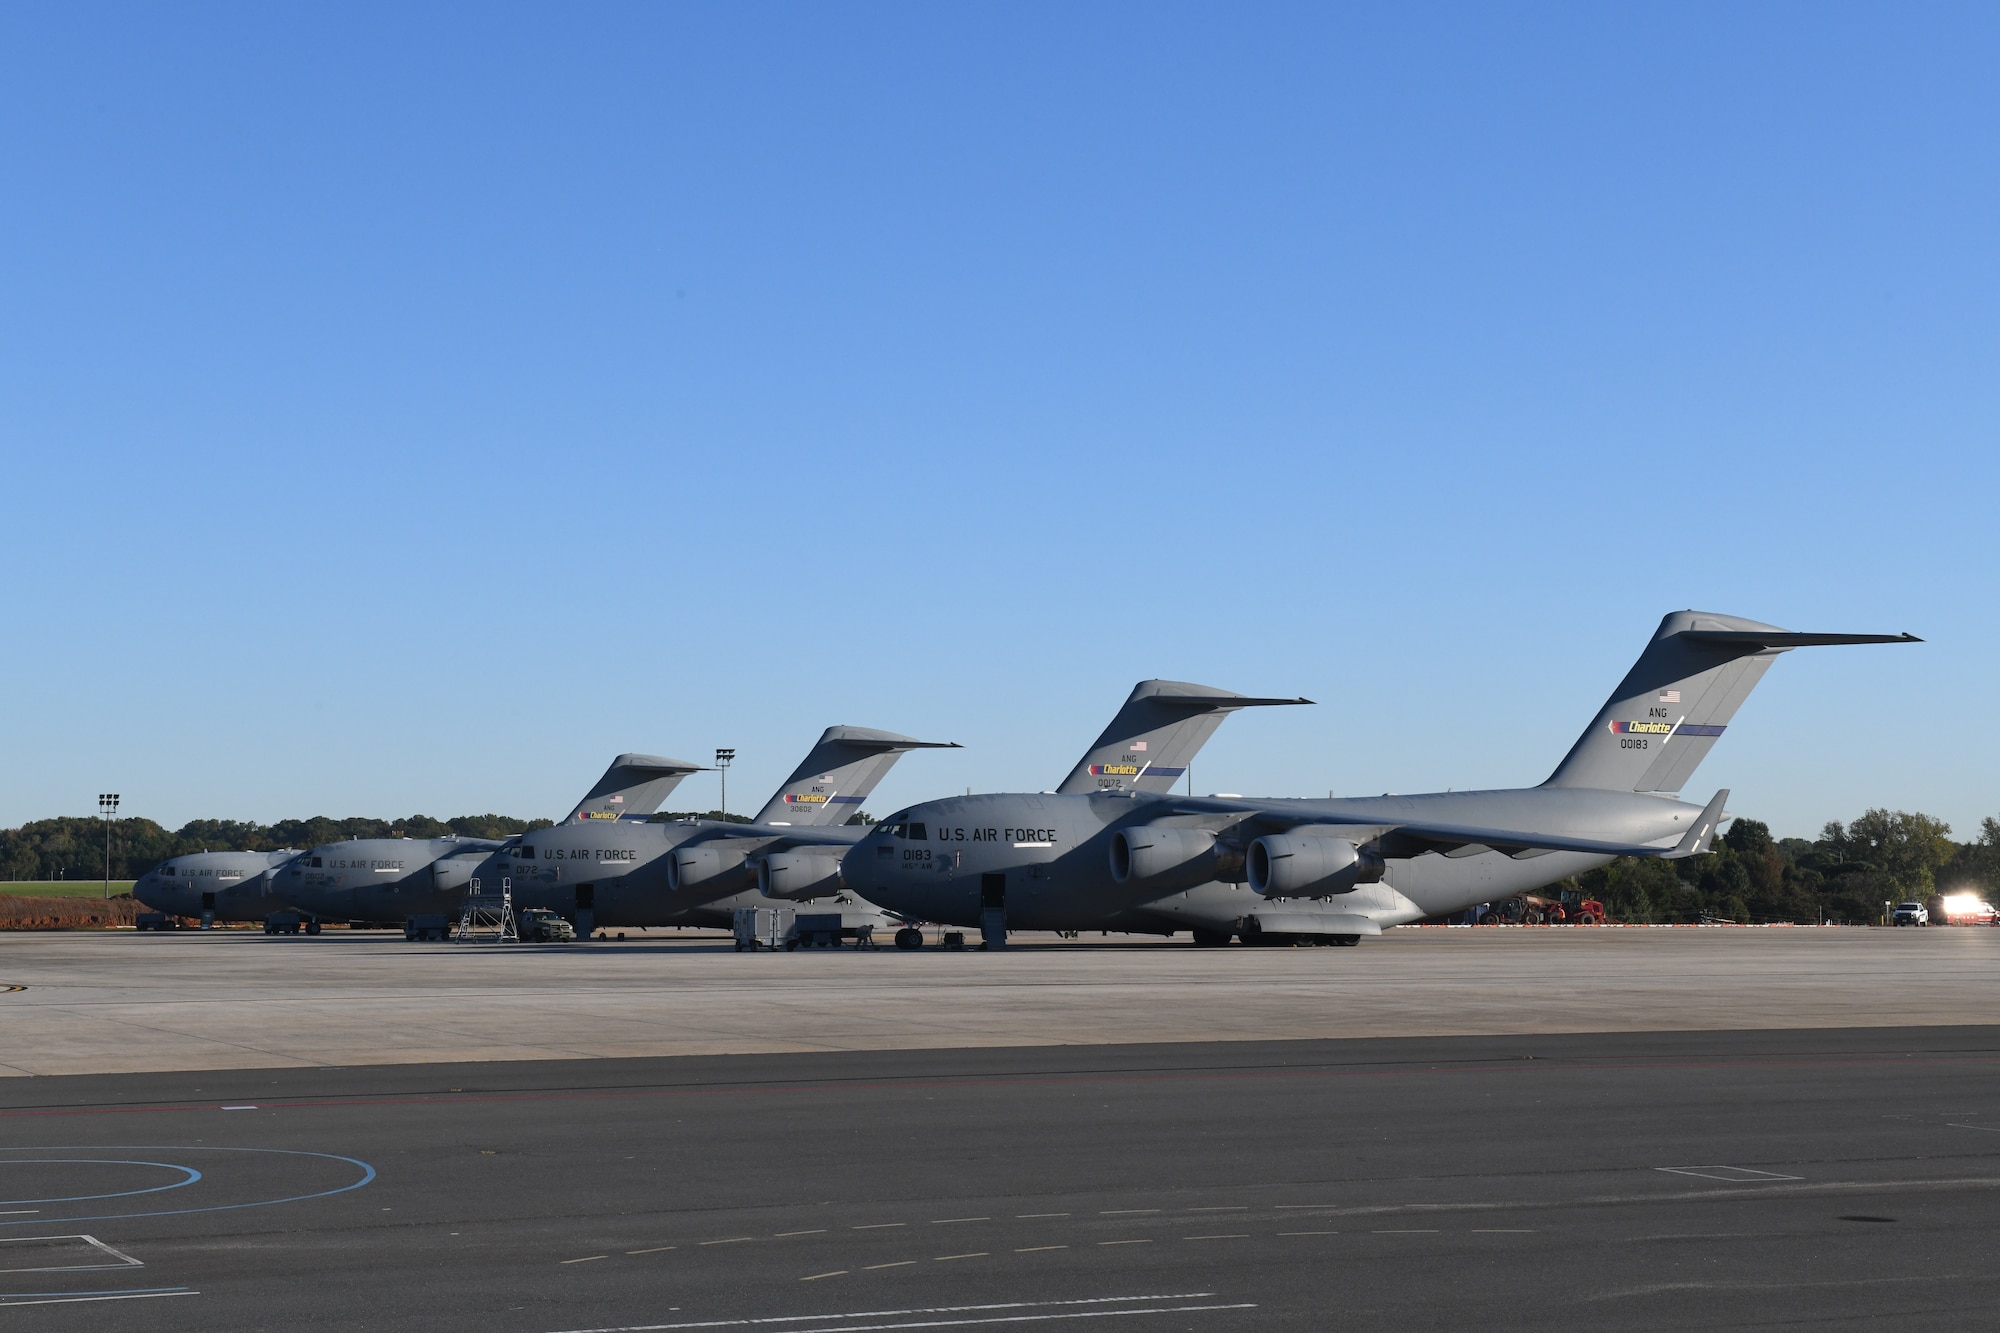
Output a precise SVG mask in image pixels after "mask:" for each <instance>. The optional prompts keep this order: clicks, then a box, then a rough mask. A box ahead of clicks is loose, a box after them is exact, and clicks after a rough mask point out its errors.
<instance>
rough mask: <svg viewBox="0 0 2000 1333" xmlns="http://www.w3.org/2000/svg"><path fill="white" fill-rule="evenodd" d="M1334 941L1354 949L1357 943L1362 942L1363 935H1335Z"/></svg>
mask: <svg viewBox="0 0 2000 1333" xmlns="http://www.w3.org/2000/svg"><path fill="white" fill-rule="evenodd" d="M1333 942H1334V943H1335V944H1338V945H1340V946H1341V947H1342V948H1345V949H1352V948H1353V947H1354V946H1355V945H1357V944H1359V943H1361V937H1360V936H1359V935H1335V936H1334V937H1333Z"/></svg>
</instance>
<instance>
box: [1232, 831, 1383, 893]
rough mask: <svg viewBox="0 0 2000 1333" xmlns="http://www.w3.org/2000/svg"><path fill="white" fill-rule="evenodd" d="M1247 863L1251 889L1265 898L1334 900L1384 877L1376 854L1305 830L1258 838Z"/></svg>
mask: <svg viewBox="0 0 2000 1333" xmlns="http://www.w3.org/2000/svg"><path fill="white" fill-rule="evenodd" d="M1244 861H1245V868H1246V869H1247V870H1248V871H1249V875H1250V887H1251V889H1252V890H1253V891H1255V892H1256V893H1258V894H1259V895H1261V896H1263V897H1265V898H1331V897H1333V896H1334V895H1335V894H1339V893H1347V892H1349V891H1350V890H1352V889H1353V888H1354V887H1355V886H1356V885H1360V884H1373V883H1374V882H1375V881H1377V880H1379V879H1381V878H1382V858H1381V857H1379V856H1377V855H1375V854H1374V853H1373V852H1365V851H1363V850H1361V849H1360V848H1359V847H1356V846H1355V845H1354V844H1353V843H1351V842H1349V841H1348V840H1347V839H1346V838H1336V837H1332V836H1329V835H1321V834H1313V833H1310V832H1307V831H1305V830H1303V829H1295V830H1293V831H1292V832H1290V833H1270V834H1266V835H1265V836H1264V837H1261V838H1258V839H1256V840H1255V841H1253V842H1252V843H1251V844H1250V848H1249V851H1248V852H1247V854H1246V855H1245V857H1244Z"/></svg>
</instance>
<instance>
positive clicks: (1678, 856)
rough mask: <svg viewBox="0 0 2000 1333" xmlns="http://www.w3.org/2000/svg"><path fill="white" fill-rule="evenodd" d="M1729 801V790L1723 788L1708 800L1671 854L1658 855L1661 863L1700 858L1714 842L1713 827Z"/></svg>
mask: <svg viewBox="0 0 2000 1333" xmlns="http://www.w3.org/2000/svg"><path fill="white" fill-rule="evenodd" d="M1728 801H1729V788H1727V787H1724V788H1723V789H1722V790H1721V791H1719V792H1717V793H1716V794H1715V795H1714V796H1712V797H1710V798H1709V802H1708V804H1707V805H1705V806H1703V807H1702V808H1701V814H1700V815H1698V816H1697V817H1696V818H1695V821H1694V827H1693V828H1691V829H1689V830H1688V831H1687V832H1686V833H1683V834H1682V835H1681V840H1680V843H1679V845H1678V846H1676V847H1675V848H1674V849H1673V850H1672V851H1671V852H1662V853H1660V859H1661V860H1662V861H1680V860H1684V859H1685V858H1687V857H1690V856H1700V855H1701V854H1702V853H1703V852H1706V851H1707V850H1708V845H1709V844H1710V843H1711V842H1714V841H1715V826H1716V824H1717V822H1718V821H1720V820H1721V818H1722V807H1723V806H1724V805H1726V804H1727V803H1728Z"/></svg>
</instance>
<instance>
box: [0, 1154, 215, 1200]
mask: <svg viewBox="0 0 2000 1333" xmlns="http://www.w3.org/2000/svg"><path fill="white" fill-rule="evenodd" d="M0 1151H6V1150H5V1149H0ZM43 1165H55V1166H157V1167H159V1168H160V1169H161V1170H162V1171H184V1172H186V1173H187V1178H186V1179H185V1180H175V1181H169V1182H168V1183H167V1184H165V1185H149V1186H147V1187H146V1188H145V1189H142V1190H119V1191H118V1192H117V1193H115V1194H71V1195H68V1196H66V1197H64V1198H60V1199H0V1208H4V1207H6V1206H7V1205H8V1204H10V1203H85V1202H88V1201H89V1200H91V1199H125V1198H130V1197H131V1196H132V1195H134V1194H158V1193H159V1192H160V1191H161V1190H177V1189H179V1188H181V1187H182V1186H183V1185H192V1184H194V1183H195V1181H197V1180H200V1179H201V1172H199V1171H197V1170H195V1169H194V1168H193V1167H191V1166H181V1165H179V1164H178V1163H175V1162H130V1161H125V1160H123V1159H120V1158H113V1157H0V1166H43Z"/></svg>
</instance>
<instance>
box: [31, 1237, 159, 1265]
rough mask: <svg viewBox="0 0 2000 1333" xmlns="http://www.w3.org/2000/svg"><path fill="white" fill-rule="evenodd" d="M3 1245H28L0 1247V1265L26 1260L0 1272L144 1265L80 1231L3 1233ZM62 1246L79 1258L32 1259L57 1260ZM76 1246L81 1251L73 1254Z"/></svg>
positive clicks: (60, 1254) (61, 1254)
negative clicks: (13, 1248) (63, 1233)
mask: <svg viewBox="0 0 2000 1333" xmlns="http://www.w3.org/2000/svg"><path fill="white" fill-rule="evenodd" d="M51 1241H54V1242H61V1241H79V1242H81V1244H78V1245H67V1246H64V1245H59V1244H58V1245H51V1244H49V1242H51ZM7 1245H22V1246H26V1247H28V1248H26V1249H24V1250H20V1251H9V1250H4V1249H0V1265H12V1264H14V1263H15V1262H17V1260H24V1261H26V1266H25V1267H18V1268H17V1267H0V1273H88V1272H95V1271H99V1270H102V1269H106V1268H144V1267H145V1266H146V1265H144V1264H142V1263H140V1262H139V1261H138V1260H137V1259H134V1258H133V1257H132V1256H131V1255H129V1254H127V1253H125V1252H124V1251H123V1250H116V1249H113V1248H112V1247H111V1246H109V1245H106V1244H105V1243H104V1242H103V1241H101V1240H99V1239H98V1238H97V1237H95V1236H86V1235H83V1234H81V1233H75V1234H71V1235H67V1236H7V1237H5V1238H0V1246H7ZM45 1250H54V1251H55V1253H53V1254H45V1253H43V1251H45ZM63 1250H68V1251H70V1252H71V1254H74V1255H75V1257H76V1258H77V1259H79V1260H81V1261H82V1262H79V1263H48V1262H40V1263H38V1262H36V1261H37V1260H38V1259H40V1260H49V1259H57V1260H60V1259H62V1258H63V1257H64V1255H63V1253H62V1251H63ZM78 1250H81V1251H82V1253H81V1254H76V1251H78ZM105 1259H109V1260H111V1262H110V1263H104V1262H101V1260H105Z"/></svg>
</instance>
